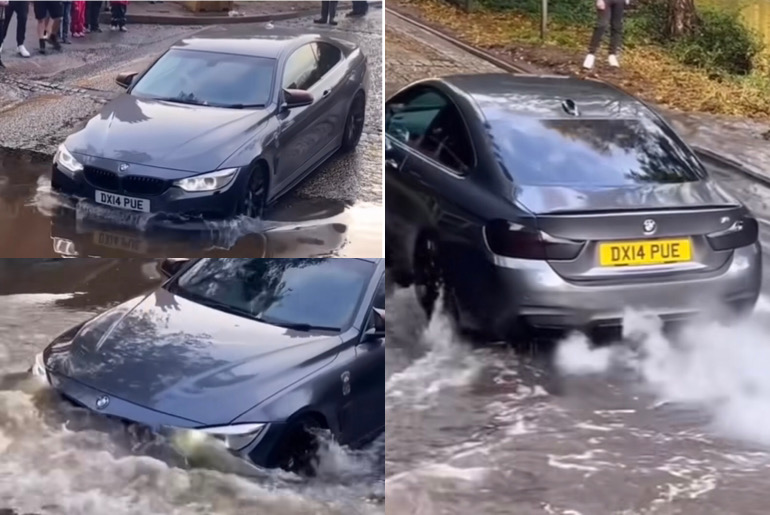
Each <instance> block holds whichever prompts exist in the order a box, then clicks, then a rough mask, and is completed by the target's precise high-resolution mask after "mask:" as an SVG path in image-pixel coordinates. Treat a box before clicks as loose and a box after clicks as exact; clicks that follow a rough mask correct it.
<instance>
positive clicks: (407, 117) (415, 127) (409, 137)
mask: <svg viewBox="0 0 770 515" xmlns="http://www.w3.org/2000/svg"><path fill="white" fill-rule="evenodd" d="M407 93H409V92H407ZM388 107H389V109H387V111H388V114H387V115H386V116H387V119H386V133H387V134H389V135H390V136H392V137H393V138H395V139H396V140H398V141H401V142H402V143H406V144H407V145H409V146H410V147H412V148H414V149H415V150H416V151H418V152H420V153H421V154H423V155H425V156H426V157H429V158H431V159H434V160H436V161H438V162H439V163H441V164H443V165H444V166H446V167H447V168H449V169H451V170H454V171H455V172H457V173H459V174H465V173H467V172H468V170H469V169H470V168H471V166H472V165H473V159H474V153H473V146H472V143H471V139H470V136H469V135H468V130H467V127H466V125H465V122H464V120H463V118H462V115H460V112H459V110H458V109H457V106H455V105H454V104H453V103H452V102H450V101H449V100H448V99H447V98H446V97H445V96H444V95H442V94H441V93H439V92H438V91H436V90H434V89H432V88H423V89H421V90H419V91H418V92H417V93H415V94H413V95H408V96H406V97H405V98H400V99H399V98H396V99H394V100H393V101H391V102H389V106H388Z"/></svg>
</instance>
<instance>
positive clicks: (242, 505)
mask: <svg viewBox="0 0 770 515" xmlns="http://www.w3.org/2000/svg"><path fill="white" fill-rule="evenodd" d="M157 266H158V261H157V260H152V259H142V258H137V259H125V258H124V259H109V258H107V259H28V260H27V259H25V260H13V259H3V260H0V456H2V459H0V514H2V515H22V514H40V515H104V514H106V513H109V514H113V515H140V514H141V515H148V514H159V515H160V514H163V515H168V514H178V515H187V514H194V515H204V514H212V513H216V514H222V515H227V514H242V513H263V514H281V515H283V514H287V515H291V514H296V515H310V514H313V515H359V514H360V515H369V514H382V513H383V512H384V507H383V474H384V439H383V438H380V439H379V440H378V441H375V442H374V443H373V444H371V445H370V446H368V447H367V448H364V449H362V450H359V451H350V450H348V449H344V448H340V447H339V446H336V445H333V444H330V443H326V444H325V445H324V446H322V451H321V453H320V465H319V474H318V475H317V477H315V478H312V479H303V478H300V477H298V476H295V475H293V474H287V473H283V472H278V471H263V470H254V469H253V468H250V467H245V466H244V464H243V463H241V462H240V460H234V459H232V458H231V457H230V456H229V455H227V453H221V452H219V451H217V450H215V449H211V448H207V447H205V446H203V447H187V448H185V449H184V453H183V455H182V454H180V452H179V451H177V450H175V449H173V448H172V446H170V445H169V444H168V443H167V442H156V443H155V444H153V445H150V446H147V445H143V446H141V447H139V446H138V445H137V443H138V441H137V440H136V438H135V437H134V435H132V434H131V433H129V432H127V431H126V430H125V428H124V427H123V426H122V425H119V424H114V423H112V421H107V420H104V419H102V418H101V417H91V416H89V415H88V414H87V413H85V412H83V411H82V410H80V409H73V408H72V407H70V406H69V405H67V404H65V403H63V402H61V400H60V399H59V398H58V397H57V396H56V395H54V394H53V393H52V392H51V391H50V390H49V389H47V388H41V387H40V386H38V385H36V384H35V383H34V381H32V380H31V379H30V378H29V376H28V374H26V370H27V369H28V368H29V366H30V364H31V363H32V360H33V359H34V356H35V354H36V353H37V352H39V351H40V350H41V349H42V348H43V347H44V346H45V345H47V344H48V343H49V342H50V341H51V340H52V339H53V338H54V337H55V336H56V335H58V334H60V333H61V332H62V331H64V330H66V329H68V328H69V327H71V326H72V325H75V324H77V323H79V322H81V321H83V320H86V319H88V318H90V317H92V316H94V315H95V314H97V313H99V312H101V311H103V310H105V309H107V308H109V307H111V306H114V305H116V304H119V303H120V302H123V301H125V300H127V299H129V298H131V297H132V296H135V295H140V294H142V293H144V292H146V291H149V290H151V289H153V288H155V287H156V286H157V285H158V284H159V283H160V282H161V280H162V277H161V275H160V273H159V271H158V268H157Z"/></svg>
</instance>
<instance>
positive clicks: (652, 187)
mask: <svg viewBox="0 0 770 515" xmlns="http://www.w3.org/2000/svg"><path fill="white" fill-rule="evenodd" d="M516 190H517V191H516V192H515V197H516V199H517V200H518V202H519V203H520V204H521V205H522V206H523V207H524V208H526V209H527V210H528V211H530V212H532V213H535V214H557V213H575V212H601V211H616V210H621V211H622V210H641V209H650V210H657V209H689V208H697V207H715V206H718V207H727V206H735V205H740V202H739V201H738V200H736V199H734V198H732V197H731V196H730V195H729V194H728V193H727V192H725V191H724V190H723V189H722V188H720V187H719V186H718V185H717V184H715V183H714V182H712V181H710V180H703V181H694V182H685V183H677V184H643V185H627V186H618V187H600V186H579V185H569V186H526V185H519V186H516Z"/></svg>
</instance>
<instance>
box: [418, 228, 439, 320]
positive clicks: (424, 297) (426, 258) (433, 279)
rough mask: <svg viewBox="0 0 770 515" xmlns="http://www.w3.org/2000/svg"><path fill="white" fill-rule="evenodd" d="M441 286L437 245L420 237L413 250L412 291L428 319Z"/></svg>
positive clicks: (434, 306)
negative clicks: (413, 290) (414, 292)
mask: <svg viewBox="0 0 770 515" xmlns="http://www.w3.org/2000/svg"><path fill="white" fill-rule="evenodd" d="M441 286H442V280H441V269H440V267H439V254H438V244H437V243H436V240H434V239H433V238H432V237H430V236H425V237H422V238H420V240H419V241H418V242H417V246H416V247H415V249H414V289H415V291H416V293H417V300H418V301H419V302H420V306H422V309H423V310H424V311H425V314H426V315H427V317H428V318H430V317H431V316H432V315H433V312H434V310H435V309H436V302H437V301H438V297H439V292H440V291H441Z"/></svg>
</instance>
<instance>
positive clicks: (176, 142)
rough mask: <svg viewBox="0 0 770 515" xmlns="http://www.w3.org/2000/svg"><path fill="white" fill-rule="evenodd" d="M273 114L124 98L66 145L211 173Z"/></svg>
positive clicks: (75, 149)
mask: <svg viewBox="0 0 770 515" xmlns="http://www.w3.org/2000/svg"><path fill="white" fill-rule="evenodd" d="M269 116H270V110H269V109H260V110H253V109H249V110H244V109H225V108H219V107H207V106H192V105H185V104H176V103H172V102H165V101H159V100H145V99H141V98H137V97H134V96H131V95H128V94H122V95H121V96H119V97H118V98H116V99H115V100H113V101H112V102H110V103H108V104H107V105H106V106H104V108H103V109H102V110H101V112H100V113H99V114H98V115H96V116H94V117H93V118H91V120H89V121H88V123H87V124H86V126H85V127H84V128H82V129H81V130H80V131H78V132H76V133H74V134H72V135H71V136H70V137H69V138H67V141H66V142H65V145H66V146H67V148H68V150H69V151H70V152H74V153H76V154H82V155H86V156H91V157H100V158H105V159H114V160H118V161H121V162H125V163H133V164H143V165H148V166H155V167H158V168H170V169H173V170H184V171H190V172H208V171H212V170H216V169H217V168H219V166H220V165H221V164H222V163H223V162H224V161H225V159H227V158H228V157H229V156H230V155H232V154H233V152H235V151H236V150H237V149H238V148H239V147H240V146H241V145H242V144H243V143H244V142H245V141H247V140H248V139H249V138H253V137H254V136H255V135H256V133H257V132H258V131H259V130H260V128H261V126H262V123H263V122H264V121H265V120H267V119H268V118H269Z"/></svg>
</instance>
